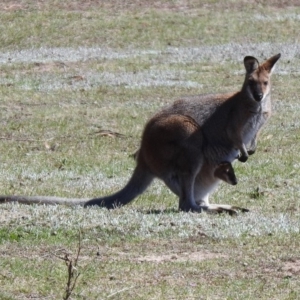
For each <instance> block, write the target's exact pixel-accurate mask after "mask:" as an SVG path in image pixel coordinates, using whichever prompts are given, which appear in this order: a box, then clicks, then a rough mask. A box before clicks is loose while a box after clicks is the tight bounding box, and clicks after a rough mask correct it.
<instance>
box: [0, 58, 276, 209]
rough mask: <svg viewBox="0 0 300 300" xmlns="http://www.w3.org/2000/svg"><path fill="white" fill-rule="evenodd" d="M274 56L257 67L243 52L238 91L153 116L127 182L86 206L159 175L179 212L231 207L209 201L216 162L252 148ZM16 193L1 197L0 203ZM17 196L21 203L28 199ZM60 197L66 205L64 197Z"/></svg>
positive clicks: (113, 203) (190, 100)
mask: <svg viewBox="0 0 300 300" xmlns="http://www.w3.org/2000/svg"><path fill="white" fill-rule="evenodd" d="M279 58H280V54H277V55H275V56H273V57H271V58H269V59H268V60H266V61H265V62H264V63H262V64H261V65H259V62H258V60H257V59H256V58H254V57H252V56H246V57H245V58H244V66H245V69H246V75H245V80H244V84H243V86H242V89H241V90H240V91H238V92H236V93H230V94H208V95H197V96H191V97H187V98H183V99H180V100H177V101H176V102H174V103H173V104H172V105H170V106H168V107H166V108H165V109H163V110H162V111H161V112H159V113H158V114H156V115H155V116H154V117H153V118H151V119H150V120H149V122H148V123H147V124H146V126H145V129H144V132H143V135H142V141H141V146H140V149H139V151H138V155H137V159H136V160H137V165H136V168H135V170H134V172H133V175H132V176H131V178H130V180H129V182H128V183H127V185H126V186H125V187H124V188H123V189H121V190H120V191H119V192H117V193H115V194H113V195H111V196H107V197H103V198H96V199H92V200H89V201H87V202H86V203H85V207H87V206H92V205H98V206H103V207H106V208H109V209H111V208H115V207H118V206H122V205H125V204H127V203H129V202H130V201H132V200H133V199H134V198H135V197H137V196H138V195H139V194H141V193H142V192H144V190H145V189H146V188H147V187H148V186H149V184H150V183H151V182H152V180H153V178H155V177H158V178H160V179H161V180H163V181H164V182H165V184H166V185H167V186H168V187H169V188H170V189H171V190H172V191H173V192H174V193H175V194H177V195H178V196H179V209H180V210H183V211H197V212H201V211H202V210H203V209H204V210H208V211H220V210H222V209H223V210H225V211H229V212H230V211H235V209H234V208H233V207H231V206H230V205H213V204H209V201H208V198H209V195H210V194H211V193H212V191H213V190H214V189H215V187H216V186H217V184H218V182H219V179H220V177H221V179H222V180H224V178H223V177H222V176H223V175H224V171H223V174H222V172H221V174H222V176H221V175H219V174H220V173H218V170H219V171H221V170H222V168H221V167H220V166H221V165H220V163H222V162H226V164H227V165H230V167H231V168H232V166H231V162H233V161H234V160H235V159H236V158H239V160H240V161H242V162H245V161H246V160H247V159H248V155H249V154H253V153H254V152H255V150H256V139H257V134H258V132H259V131H260V129H261V127H262V126H263V125H264V123H265V122H266V121H267V119H268V118H269V117H270V114H271V98H270V91H271V82H270V78H271V74H272V71H273V69H274V66H275V64H276V62H277V60H278V59H279ZM178 116H181V117H178ZM218 168H219V169H218ZM232 170H233V169H232ZM225 181H227V179H226V180H225ZM227 182H228V181H227ZM229 182H230V180H229ZM16 197H18V196H0V202H1V201H2V202H4V201H16V200H17V199H16ZM46 198H47V197H44V198H43V202H41V203H46ZM20 199H22V200H24V201H23V203H24V202H25V199H27V200H28V201H29V200H30V197H21V196H20ZM35 200H37V199H35ZM51 200H52V203H53V201H54V199H53V198H51ZM60 201H64V203H67V204H69V202H68V199H60ZM79 201H80V200H79ZM46 204H48V203H46Z"/></svg>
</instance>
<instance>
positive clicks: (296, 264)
mask: <svg viewBox="0 0 300 300" xmlns="http://www.w3.org/2000/svg"><path fill="white" fill-rule="evenodd" d="M282 271H283V272H284V274H285V276H294V275H300V259H295V260H290V261H287V262H285V263H284V266H283V267H282Z"/></svg>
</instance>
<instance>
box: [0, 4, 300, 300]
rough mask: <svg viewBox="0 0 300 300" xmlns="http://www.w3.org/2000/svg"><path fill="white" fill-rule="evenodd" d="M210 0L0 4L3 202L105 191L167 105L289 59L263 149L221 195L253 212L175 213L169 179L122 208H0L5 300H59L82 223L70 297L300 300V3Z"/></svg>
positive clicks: (128, 167)
mask: <svg viewBox="0 0 300 300" xmlns="http://www.w3.org/2000/svg"><path fill="white" fill-rule="evenodd" d="M200 2H201V3H200ZM200 2H199V1H198V2H197V1H164V2H162V1H150V2H149V1H148V2H146V1H129V2H128V1H126V4H125V2H124V1H109V2H108V1H64V2H62V1H19V2H16V1H2V3H1V4H0V8H1V14H0V20H1V22H0V23H1V24H2V25H0V27H1V35H0V41H1V43H0V45H1V48H0V64H1V68H0V97H1V103H0V108H1V109H0V116H1V117H0V124H1V128H2V131H1V135H0V138H1V140H0V151H1V172H0V175H1V176H0V187H1V194H25V195H52V196H54V195H55V196H62V197H68V196H72V197H78V198H79V197H84V198H87V197H94V196H100V195H104V194H109V193H111V192H113V191H115V190H117V189H118V188H120V187H122V186H123V185H124V184H125V183H126V181H127V179H128V177H129V176H130V173H131V172H132V169H133V167H134V161H133V159H132V157H131V154H132V153H133V152H134V151H135V150H136V149H137V148H138V146H139V140H140V135H141V132H142V129H143V126H144V124H145V121H146V120H147V119H148V118H149V117H150V116H151V115H152V114H153V113H154V112H155V111H157V110H158V109H159V108H160V107H162V106H163V105H165V104H167V103H170V102H171V101H173V100H174V99H176V98H177V97H178V96H181V95H187V94H196V93H206V92H212V91H220V92H221V91H233V90H237V89H238V88H240V86H241V84H242V77H243V66H242V59H243V57H244V56H245V55H254V56H257V57H258V58H259V60H263V59H264V58H266V57H268V56H270V55H273V54H276V53H278V52H281V53H282V59H281V60H280V62H279V63H278V67H277V69H276V70H275V74H274V80H273V91H272V92H273V100H274V114H273V116H272V118H271V120H270V122H269V124H268V125H267V126H266V128H265V130H264V131H263V132H262V134H261V136H260V140H259V148H258V151H257V153H256V154H255V155H254V156H253V157H251V159H250V160H249V162H247V163H246V164H240V163H236V164H235V169H236V174H237V176H238V178H239V184H238V185H237V186H236V187H232V186H229V185H225V184H223V185H221V186H220V188H219V189H218V191H217V192H216V193H215V194H214V202H216V203H230V204H233V205H238V206H243V207H248V208H250V210H251V212H250V213H249V214H243V215H239V216H237V217H236V218H232V217H230V216H226V215H221V216H214V215H206V214H201V215H197V214H186V213H178V212H177V200H176V198H175V196H174V195H172V194H171V192H170V191H168V190H167V189H166V188H165V187H164V186H163V185H162V184H161V183H160V182H155V183H154V184H153V186H152V187H151V188H150V189H149V190H148V191H147V192H146V193H145V194H144V195H142V196H141V197H139V198H138V199H137V200H136V201H135V202H134V203H133V204H131V205H129V206H127V207H124V208H122V209H118V210H115V211H106V210H105V209H83V208H81V207H75V208H67V207H64V206H49V207H46V206H23V205H18V204H5V205H1V207H0V212H1V213H0V225H1V229H0V257H1V259H0V286H1V291H0V298H1V299H32V298H38V299H62V298H63V295H64V291H65V283H66V280H67V276H68V273H67V272H66V267H65V265H64V262H63V261H62V260H60V259H59V258H57V256H61V254H62V253H67V254H68V255H69V257H76V253H77V246H78V245H77V244H78V243H77V241H78V230H80V231H81V232H82V242H81V252H80V256H79V260H78V266H77V268H78V272H80V274H81V275H80V277H79V278H78V281H77V285H76V287H75V289H74V293H73V296H72V297H73V299H242V298H243V299H255V298H260V299H298V298H299V295H300V289H299V272H300V271H299V261H300V257H299V254H298V252H299V250H298V249H299V246H300V245H299V228H300V224H299V213H300V206H299V201H298V199H299V196H300V190H299V180H300V178H299V172H298V169H299V163H298V162H299V160H300V157H299V151H298V150H299V149H298V148H299V136H300V129H299V128H300V127H299V125H300V123H299V113H298V112H299V109H298V108H299V103H298V102H299V101H298V82H299V67H300V60H299V57H300V53H299V47H298V39H299V34H298V31H299V22H300V20H299V14H300V11H299V8H298V7H297V6H298V5H299V3H298V2H297V1H288V2H287V1H200ZM118 134H120V135H118Z"/></svg>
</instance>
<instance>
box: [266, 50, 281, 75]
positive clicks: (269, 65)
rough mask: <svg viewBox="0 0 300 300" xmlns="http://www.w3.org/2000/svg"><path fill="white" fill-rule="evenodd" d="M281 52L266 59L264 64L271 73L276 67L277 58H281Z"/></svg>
mask: <svg viewBox="0 0 300 300" xmlns="http://www.w3.org/2000/svg"><path fill="white" fill-rule="evenodd" d="M280 56H281V54H280V53H278V54H277V55H274V56H272V57H270V58H269V59H268V60H266V61H265V62H264V63H263V64H262V66H263V68H264V69H265V70H267V71H268V72H269V73H272V72H273V70H274V67H275V64H276V62H277V60H278V59H279V58H280Z"/></svg>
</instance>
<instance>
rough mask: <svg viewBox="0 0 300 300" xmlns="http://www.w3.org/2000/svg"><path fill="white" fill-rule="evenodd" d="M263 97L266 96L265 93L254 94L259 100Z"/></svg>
mask: <svg viewBox="0 0 300 300" xmlns="http://www.w3.org/2000/svg"><path fill="white" fill-rule="evenodd" d="M263 97H264V94H263V93H259V94H255V95H254V98H255V100H256V101H258V102H259V101H261V100H262V98H263Z"/></svg>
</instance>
